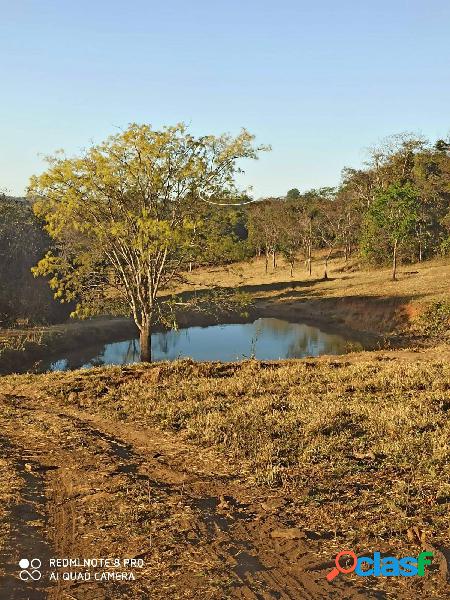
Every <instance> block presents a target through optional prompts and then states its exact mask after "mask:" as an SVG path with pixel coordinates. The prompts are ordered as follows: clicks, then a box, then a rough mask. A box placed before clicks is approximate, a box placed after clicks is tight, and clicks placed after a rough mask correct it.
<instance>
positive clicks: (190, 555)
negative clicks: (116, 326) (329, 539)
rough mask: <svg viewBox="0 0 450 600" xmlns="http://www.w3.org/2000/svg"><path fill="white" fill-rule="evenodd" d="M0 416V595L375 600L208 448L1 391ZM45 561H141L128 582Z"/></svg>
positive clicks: (285, 508) (280, 501)
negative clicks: (69, 573)
mask: <svg viewBox="0 0 450 600" xmlns="http://www.w3.org/2000/svg"><path fill="white" fill-rule="evenodd" d="M0 415H1V416H0V431H1V432H2V433H1V437H0V444H1V448H2V457H3V459H4V460H3V463H2V470H3V473H2V477H3V481H6V479H5V477H6V476H8V477H9V479H10V481H11V482H13V483H11V489H14V490H15V494H14V496H13V498H12V499H11V498H10V499H9V501H8V502H4V506H3V509H4V510H3V512H2V519H3V520H2V524H3V530H5V528H8V530H9V533H8V535H7V536H5V537H4V541H5V544H4V546H3V548H2V549H1V553H2V557H1V561H0V565H1V566H2V567H5V566H6V569H4V572H3V573H2V575H3V577H2V579H1V594H0V597H1V598H2V600H6V599H8V600H19V599H20V600H22V599H23V600H25V599H29V600H41V599H44V598H48V599H66V598H67V599H73V598H76V599H77V600H94V599H95V600H100V599H109V598H111V599H112V598H133V599H141V598H143V599H144V598H152V599H159V598H165V599H169V598H170V599H176V598H205V599H206V598H214V599H215V598H217V599H219V598H220V599H222V598H241V599H248V600H250V599H288V598H291V599H305V600H307V599H311V600H312V599H314V600H316V599H320V598H333V599H335V598H355V599H356V598H375V597H377V598H383V597H384V594H383V593H382V592H376V591H375V590H374V589H373V588H372V591H369V590H364V588H363V587H362V586H361V585H358V586H357V585H356V583H353V582H351V580H350V579H349V578H348V577H346V578H345V579H344V578H341V579H339V578H338V579H336V580H335V582H333V584H332V585H331V584H329V583H328V582H327V581H326V579H325V575H326V573H327V572H328V571H329V570H330V568H331V567H332V562H331V561H330V560H326V561H324V560H323V559H321V558H320V556H319V552H318V550H319V549H320V540H315V539H314V536H313V535H310V534H309V533H308V532H305V531H303V530H302V529H301V526H300V524H299V523H298V522H296V520H295V511H294V509H293V507H291V506H290V504H289V502H288V501H286V500H285V499H284V498H283V496H281V495H280V496H270V495H268V491H267V490H266V491H264V490H258V489H255V488H250V487H249V486H247V485H246V484H245V483H244V482H243V481H240V479H239V477H236V475H234V476H233V475H232V473H231V471H230V469H229V466H227V464H225V462H224V461H223V460H221V459H220V457H218V456H217V455H216V454H214V452H212V451H211V452H210V451H208V450H206V451H205V450H202V451H201V452H200V451H199V450H198V449H196V448H194V447H192V446H189V445H186V444H184V443H182V442H180V440H179V439H178V438H177V436H176V435H169V434H165V433H161V432H160V431H158V430H137V429H134V428H133V427H131V426H130V425H127V424H124V423H123V422H120V423H119V422H113V421H110V422H108V423H105V422H104V420H101V419H100V417H98V416H94V415H91V414H87V413H85V412H82V411H78V410H74V409H70V408H67V407H63V406H61V405H59V404H58V403H57V402H55V401H52V400H50V399H49V401H48V402H46V403H45V404H44V403H42V402H40V403H38V402H37V401H35V400H34V399H33V398H29V397H23V396H22V397H17V396H15V395H13V394H0ZM24 557H25V558H35V557H37V558H39V559H40V560H41V561H42V563H43V566H42V578H41V579H40V580H39V581H31V582H30V581H29V582H22V581H20V580H19V579H18V573H19V568H18V562H19V560H20V559H21V558H24ZM52 557H54V558H66V557H69V558H82V559H85V558H100V557H103V558H116V557H117V558H119V559H122V558H125V557H127V558H130V557H133V558H136V559H142V561H143V566H142V567H140V568H137V569H134V570H133V573H134V576H135V580H132V581H129V580H126V581H96V580H94V579H93V574H92V577H91V579H90V580H88V581H86V580H83V581H64V580H62V579H59V580H57V581H52V582H50V581H49V579H48V578H49V572H48V571H49V568H48V566H47V565H48V564H49V560H50V558H52ZM81 570H82V571H86V569H81ZM78 571H80V569H78ZM97 571H98V569H97Z"/></svg>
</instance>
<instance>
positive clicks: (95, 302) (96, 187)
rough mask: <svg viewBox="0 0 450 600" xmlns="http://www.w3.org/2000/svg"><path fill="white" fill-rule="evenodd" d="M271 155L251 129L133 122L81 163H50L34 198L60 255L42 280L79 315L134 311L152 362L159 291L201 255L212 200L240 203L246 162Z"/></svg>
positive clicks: (41, 268) (39, 271)
mask: <svg viewBox="0 0 450 600" xmlns="http://www.w3.org/2000/svg"><path fill="white" fill-rule="evenodd" d="M266 149H267V147H263V146H260V147H255V145H254V136H252V135H251V134H250V133H249V132H247V131H246V130H242V132H241V133H240V134H239V135H237V136H236V137H232V136H229V135H222V136H219V137H216V136H212V135H209V136H203V137H194V136H192V135H191V134H190V133H189V132H188V130H187V127H186V126H185V125H184V124H178V125H175V126H173V127H165V128H163V129H162V130H159V131H156V130H154V129H152V127H151V126H150V125H138V124H132V125H130V126H129V128H128V129H127V130H125V131H123V132H121V133H119V134H117V135H114V136H111V137H110V138H108V139H107V140H106V141H105V142H104V143H102V144H99V145H97V146H93V147H91V148H90V149H88V150H87V151H86V152H85V153H84V154H83V155H82V156H79V157H76V158H67V157H65V156H64V155H56V156H54V157H50V158H49V159H48V163H49V168H48V170H47V171H45V172H44V173H43V174H42V175H40V176H37V177H33V178H32V179H31V182H30V186H29V196H30V198H31V199H32V201H33V205H34V210H35V213H36V215H38V216H39V217H40V218H42V219H43V220H44V221H45V223H46V229H47V231H48V233H49V235H50V236H51V238H53V240H54V241H55V244H56V247H57V249H56V251H49V252H48V253H47V254H46V256H45V257H44V258H42V259H41V260H40V261H39V263H38V265H37V266H36V268H35V270H34V273H35V274H36V275H50V276H51V279H50V285H51V286H52V288H53V289H54V290H55V294H56V296H57V297H59V298H60V299H61V300H62V301H68V300H69V301H72V300H74V301H76V308H75V311H74V315H76V316H79V317H87V316H90V315H93V314H98V313H100V312H109V313H111V312H115V313H123V314H131V315H132V317H133V319H134V321H135V323H136V325H137V327H138V328H139V331H140V340H141V358H142V360H150V357H151V348H150V334H151V328H152V325H153V324H154V323H155V322H157V321H161V320H164V318H165V317H164V314H163V311H162V310H161V303H160V302H159V301H158V294H159V292H160V290H161V289H162V288H163V287H164V286H167V285H168V283H169V282H171V281H172V280H173V279H174V278H176V277H177V276H178V275H179V273H180V272H181V270H183V269H184V268H186V265H187V263H188V262H189V261H191V260H192V258H193V257H194V256H198V254H199V253H201V251H202V246H201V244H202V239H204V238H202V231H204V229H205V228H206V227H207V224H206V223H205V221H204V217H205V203H208V204H209V205H211V204H212V205H214V203H216V202H217V203H219V202H223V201H224V200H225V201H227V202H233V201H235V199H236V198H237V197H239V196H240V195H241V192H239V190H238V189H237V187H236V184H235V176H236V174H237V173H238V172H239V171H240V168H239V166H238V164H237V161H238V160H239V159H242V158H250V159H256V158H257V156H258V152H259V151H262V150H266Z"/></svg>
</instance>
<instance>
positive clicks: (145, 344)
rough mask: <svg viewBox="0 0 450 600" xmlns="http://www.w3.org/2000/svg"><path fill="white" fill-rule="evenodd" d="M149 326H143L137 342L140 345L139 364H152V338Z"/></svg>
mask: <svg viewBox="0 0 450 600" xmlns="http://www.w3.org/2000/svg"><path fill="white" fill-rule="evenodd" d="M151 335H152V334H151V329H150V325H143V326H142V329H141V331H140V335H139V340H140V343H141V362H152V337H151Z"/></svg>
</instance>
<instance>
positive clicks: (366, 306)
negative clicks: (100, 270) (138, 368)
mask: <svg viewBox="0 0 450 600" xmlns="http://www.w3.org/2000/svg"><path fill="white" fill-rule="evenodd" d="M262 317H272V318H279V319H284V320H286V321H288V322H291V323H304V324H306V325H310V326H315V327H319V328H321V329H323V330H324V331H326V332H327V333H335V334H340V335H345V336H346V337H347V338H348V339H349V341H350V342H355V343H358V344H361V345H362V346H363V347H364V348H365V349H371V348H381V347H383V346H385V345H386V343H387V340H389V339H390V337H391V336H392V334H393V332H395V331H398V330H399V329H403V328H405V327H407V325H408V307H407V306H405V304H404V303H402V301H401V299H400V298H373V297H367V298H362V297H343V298H318V299H315V300H300V301H298V300H294V299H293V298H292V297H288V298H286V300H280V298H277V299H270V298H264V299H255V302H254V304H253V306H252V307H251V309H250V310H249V312H248V315H246V316H245V317H244V316H242V315H239V314H237V313H224V314H222V315H220V317H217V315H209V314H207V313H204V312H196V311H185V312H183V313H182V314H180V315H179V317H178V323H179V327H180V328H187V327H192V326H201V327H206V326H210V325H216V324H218V323H220V324H230V323H236V324H238V323H251V322H253V321H255V320H256V319H258V318H262ZM156 331H163V328H162V327H157V328H155V332H156ZM33 333H34V335H33ZM8 334H9V335H10V336H11V338H10V339H12V340H13V338H14V337H15V338H16V343H17V341H20V343H21V346H22V348H21V349H14V348H13V347H11V348H8V349H6V350H3V353H2V354H1V356H0V374H6V373H10V372H24V371H26V370H30V369H33V368H34V367H36V366H37V365H38V364H39V362H41V361H42V360H43V359H44V358H45V359H46V360H48V359H52V358H57V357H58V355H61V354H63V353H64V352H68V351H71V350H73V349H74V348H76V347H78V346H84V345H97V344H98V346H99V348H100V347H101V346H102V345H103V344H105V343H110V342H112V341H125V340H128V339H130V338H132V337H135V336H136V335H137V331H136V327H135V325H134V323H133V322H132V321H131V320H130V319H126V318H108V317H101V318H100V317H99V318H95V319H90V320H87V321H75V322H68V323H64V324H61V325H53V326H49V327H43V328H36V329H30V330H11V331H10V332H8ZM20 336H22V339H20ZM13 341H14V340H13ZM10 345H13V344H10ZM349 347H350V348H351V343H350V344H349Z"/></svg>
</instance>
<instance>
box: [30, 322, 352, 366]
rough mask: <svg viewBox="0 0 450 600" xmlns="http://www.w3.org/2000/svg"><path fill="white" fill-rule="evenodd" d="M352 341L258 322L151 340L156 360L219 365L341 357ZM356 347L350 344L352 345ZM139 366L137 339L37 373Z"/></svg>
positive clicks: (76, 354)
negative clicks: (187, 359) (308, 357)
mask: <svg viewBox="0 0 450 600" xmlns="http://www.w3.org/2000/svg"><path fill="white" fill-rule="evenodd" d="M349 343H350V340H348V339H346V338H345V337H343V336H341V335H336V334H331V333H326V332H324V331H322V330H321V329H319V328H318V327H312V326H310V325H305V324H299V323H289V322H288V321H283V320H282V319H274V318H260V319H257V320H256V321H254V322H253V323H241V324H225V325H211V326H209V327H187V328H186V329H180V330H178V331H166V332H161V333H155V334H153V335H152V358H153V360H154V361H159V360H174V359H177V358H186V357H189V358H192V359H194V360H199V361H209V360H218V361H223V362H229V361H236V360H244V359H246V358H252V357H253V358H256V359H260V360H277V359H280V358H302V357H305V356H319V355H321V354H344V353H345V352H346V350H347V349H348V347H349ZM352 346H354V343H352ZM138 361H139V340H138V339H130V340H126V341H116V342H114V341H113V342H111V343H107V344H104V345H101V346H100V345H99V344H97V345H96V346H92V347H89V346H87V347H86V346H85V347H83V348H79V349H77V350H76V351H75V350H74V351H72V352H66V353H65V355H64V356H61V357H60V358H59V359H57V360H53V361H52V362H47V363H44V364H41V366H40V370H41V371H45V370H52V371H65V370H70V369H78V368H80V367H84V368H88V367H93V366H101V365H125V364H130V363H134V362H138Z"/></svg>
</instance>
